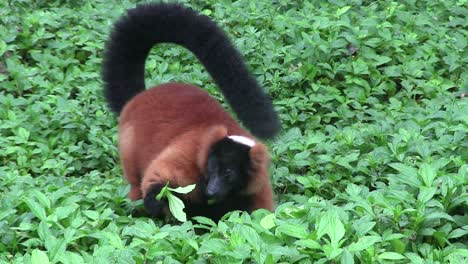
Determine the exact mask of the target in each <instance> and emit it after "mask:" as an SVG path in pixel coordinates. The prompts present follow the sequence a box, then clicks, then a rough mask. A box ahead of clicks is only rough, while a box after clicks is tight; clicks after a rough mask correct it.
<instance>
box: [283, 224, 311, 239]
mask: <svg viewBox="0 0 468 264" xmlns="http://www.w3.org/2000/svg"><path fill="white" fill-rule="evenodd" d="M276 232H279V233H283V234H285V235H288V236H292V237H295V238H306V237H307V236H308V235H309V232H307V227H306V226H305V225H298V224H281V225H279V226H278V227H277V228H276Z"/></svg>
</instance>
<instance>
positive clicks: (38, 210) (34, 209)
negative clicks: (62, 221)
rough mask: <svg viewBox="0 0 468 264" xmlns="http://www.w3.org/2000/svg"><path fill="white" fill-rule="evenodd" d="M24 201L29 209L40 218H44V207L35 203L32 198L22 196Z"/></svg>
mask: <svg viewBox="0 0 468 264" xmlns="http://www.w3.org/2000/svg"><path fill="white" fill-rule="evenodd" d="M23 201H24V203H26V205H27V206H28V208H29V210H31V212H32V213H33V214H34V215H35V216H36V217H37V218H39V219H40V220H45V219H46V218H47V216H46V212H45V209H44V207H42V206H41V205H40V204H38V203H36V202H35V201H34V200H32V199H31V198H29V197H24V198H23Z"/></svg>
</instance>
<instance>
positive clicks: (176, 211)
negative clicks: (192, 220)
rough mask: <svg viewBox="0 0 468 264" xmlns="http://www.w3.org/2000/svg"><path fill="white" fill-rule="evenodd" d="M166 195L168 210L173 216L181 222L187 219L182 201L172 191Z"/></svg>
mask: <svg viewBox="0 0 468 264" xmlns="http://www.w3.org/2000/svg"><path fill="white" fill-rule="evenodd" d="M166 197H167V200H168V202H169V210H170V211H171V214H172V215H173V216H174V218H175V219H177V220H179V221H181V222H185V221H187V215H186V214H185V212H184V208H185V205H184V202H182V200H181V199H180V198H179V197H177V196H175V195H173V194H172V193H167V195H166Z"/></svg>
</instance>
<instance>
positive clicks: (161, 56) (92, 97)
mask: <svg viewBox="0 0 468 264" xmlns="http://www.w3.org/2000/svg"><path fill="white" fill-rule="evenodd" d="M118 2H120V1H115V2H114V1H105V0H94V1H91V0H86V1H74V0H51V1H48V0H47V1H30V0H6V1H1V2H0V36H1V38H0V146H1V147H0V263H30V262H31V263H47V262H48V261H50V262H51V263H244V262H245V263H252V262H253V263H278V262H282V263H336V262H341V263H395V262H400V263H467V258H468V249H467V240H468V239H467V233H468V215H467V213H466V212H467V205H468V195H467V182H468V165H467V161H468V140H467V131H468V114H467V113H468V104H467V99H466V98H463V96H464V93H466V92H467V87H468V71H467V68H466V65H467V60H468V56H467V55H468V54H467V33H468V32H467V27H466V26H467V24H466V23H467V22H466V16H467V14H468V10H467V5H466V1H465V0H448V1H429V0H427V1H412V0H407V1H343V0H333V1H332V0H330V1H322V0H317V1H313V0H304V1H270V0H239V1H228V0H222V1H218V0H193V1H188V0H186V1H183V2H185V3H186V4H188V5H190V6H192V7H193V8H195V9H197V10H202V11H203V13H205V14H207V15H209V16H211V17H213V18H214V19H215V20H216V21H218V22H219V23H220V24H221V25H222V26H223V28H224V29H225V30H226V31H227V32H228V33H229V35H230V36H231V37H232V39H233V40H234V41H235V43H236V45H237V47H239V49H240V50H241V51H242V53H243V54H244V55H245V57H246V59H247V61H248V64H249V65H250V67H251V68H252V70H253V72H254V73H255V75H256V77H257V78H258V80H259V81H260V82H261V83H262V84H263V85H264V86H265V87H266V89H268V90H269V93H270V94H271V96H272V98H273V99H274V104H275V106H276V107H277V109H278V111H279V112H280V114H281V120H282V124H283V127H284V130H283V132H282V134H281V135H280V136H279V137H278V138H277V140H275V141H272V142H269V145H270V147H271V153H272V166H271V174H272V182H273V185H274V190H275V192H276V198H277V209H276V211H275V212H274V213H269V212H267V211H257V212H255V213H253V214H252V215H249V214H246V213H240V212H233V213H230V214H228V215H226V216H225V218H224V219H223V220H222V221H220V222H219V223H214V222H212V221H210V220H208V219H205V218H197V219H195V220H193V221H189V222H185V223H182V224H179V223H177V222H176V221H174V222H171V223H163V222H161V221H154V220H151V219H149V218H147V217H146V216H145V214H144V210H143V207H142V204H141V202H130V201H129V200H128V199H127V198H126V193H127V192H128V186H127V184H126V183H125V181H124V180H123V178H122V171H121V168H120V165H119V160H118V150H117V148H116V137H117V130H116V124H117V119H116V118H115V116H113V115H112V114H111V113H110V112H109V111H108V109H107V107H106V105H105V103H104V100H103V96H102V82H101V79H100V64H101V58H102V53H101V52H102V50H103V44H104V41H105V39H106V37H107V35H108V32H109V29H110V25H111V23H112V21H114V20H115V19H116V18H117V17H118V16H120V15H121V14H122V12H123V10H124V9H126V8H129V7H132V6H134V4H135V2H137V1H129V0H126V1H122V3H118ZM172 80H174V81H183V82H190V83H194V84H197V85H200V86H203V87H205V88H206V89H208V90H209V91H210V92H211V93H212V94H213V95H214V96H216V97H218V98H219V99H220V100H222V98H221V97H220V96H219V93H218V92H217V91H216V87H215V86H214V84H213V82H212V80H211V79H210V78H209V76H208V75H207V73H206V72H205V70H204V69H203V67H202V66H201V65H200V64H199V63H198V62H197V61H196V59H195V58H194V56H193V55H191V54H189V53H188V52H187V51H186V50H184V49H181V48H179V47H176V46H173V45H167V44H166V45H161V46H159V47H157V48H155V49H154V50H153V52H152V55H151V57H150V59H149V61H148V63H147V83H148V84H158V83H161V82H166V81H172Z"/></svg>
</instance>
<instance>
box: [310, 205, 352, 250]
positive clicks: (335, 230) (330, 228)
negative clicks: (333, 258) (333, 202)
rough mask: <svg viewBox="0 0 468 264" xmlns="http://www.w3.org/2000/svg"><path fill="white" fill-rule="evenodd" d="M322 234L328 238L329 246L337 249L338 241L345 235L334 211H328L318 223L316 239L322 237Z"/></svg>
mask: <svg viewBox="0 0 468 264" xmlns="http://www.w3.org/2000/svg"><path fill="white" fill-rule="evenodd" d="M324 234H327V235H328V236H329V237H330V242H331V245H332V246H333V247H334V248H337V247H338V244H339V242H340V240H341V239H342V238H343V236H344V235H345V229H344V226H343V223H341V221H340V219H339V216H338V213H337V212H336V211H335V210H331V211H328V212H327V213H326V214H325V215H324V216H322V217H321V218H320V220H319V222H318V226H317V236H318V238H320V237H322V236H323V235H324Z"/></svg>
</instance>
